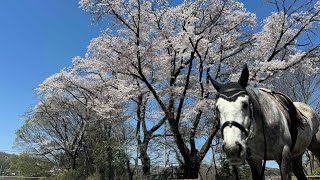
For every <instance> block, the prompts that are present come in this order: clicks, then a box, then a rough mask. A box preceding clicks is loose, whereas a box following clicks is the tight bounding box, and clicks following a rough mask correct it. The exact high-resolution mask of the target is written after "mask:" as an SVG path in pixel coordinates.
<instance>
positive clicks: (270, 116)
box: [253, 89, 282, 127]
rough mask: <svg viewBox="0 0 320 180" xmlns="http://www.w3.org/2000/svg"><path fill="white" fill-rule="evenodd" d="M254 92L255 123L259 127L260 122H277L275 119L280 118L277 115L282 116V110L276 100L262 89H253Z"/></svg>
mask: <svg viewBox="0 0 320 180" xmlns="http://www.w3.org/2000/svg"><path fill="white" fill-rule="evenodd" d="M254 92H255V94H256V101H257V103H255V104H254V106H255V107H253V110H254V112H255V113H254V114H255V121H256V124H257V125H258V126H260V127H261V126H262V123H264V124H265V125H267V124H269V125H270V124H272V123H278V122H276V121H279V119H280V118H279V117H278V116H282V112H281V110H280V109H279V108H278V106H277V104H276V102H275V101H274V100H273V99H272V98H271V97H270V95H268V93H266V92H264V91H263V90H260V89H254ZM259 114H260V115H259Z"/></svg>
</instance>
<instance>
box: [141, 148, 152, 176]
mask: <svg viewBox="0 0 320 180" xmlns="http://www.w3.org/2000/svg"><path fill="white" fill-rule="evenodd" d="M140 160H141V163H142V171H143V179H148V178H149V176H150V158H149V156H148V154H147V152H146V151H145V150H141V152H140Z"/></svg>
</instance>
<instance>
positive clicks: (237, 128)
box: [209, 65, 251, 165]
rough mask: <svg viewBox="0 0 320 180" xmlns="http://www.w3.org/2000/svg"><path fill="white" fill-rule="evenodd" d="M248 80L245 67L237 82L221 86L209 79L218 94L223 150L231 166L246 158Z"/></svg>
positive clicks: (248, 108)
mask: <svg viewBox="0 0 320 180" xmlns="http://www.w3.org/2000/svg"><path fill="white" fill-rule="evenodd" d="M209 78H210V76H209ZM248 79H249V71H248V67H247V66H246V65H245V66H244V67H243V70H242V73H241V76H240V78H239V80H238V82H229V83H226V84H221V83H219V82H217V81H215V80H213V79H212V78H210V81H211V83H212V85H213V86H214V87H215V89H216V90H217V91H218V93H219V94H218V96H217V97H218V98H217V101H216V109H217V115H218V119H219V121H220V130H221V133H222V136H223V150H224V152H225V153H226V155H227V159H228V161H229V162H230V163H231V164H232V165H239V164H242V163H243V162H244V161H245V158H246V156H247V147H246V140H247V138H248V136H249V133H248V132H249V130H250V126H251V120H250V104H249V95H248V93H247V92H246V87H247V85H248Z"/></svg>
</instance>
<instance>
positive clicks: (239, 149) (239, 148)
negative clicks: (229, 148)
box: [236, 141, 243, 154]
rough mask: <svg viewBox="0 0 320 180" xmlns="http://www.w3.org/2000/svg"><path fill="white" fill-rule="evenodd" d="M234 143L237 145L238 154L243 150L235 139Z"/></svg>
mask: <svg viewBox="0 0 320 180" xmlns="http://www.w3.org/2000/svg"><path fill="white" fill-rule="evenodd" d="M236 144H237V146H238V152H239V154H240V153H241V152H242V150H243V147H242V145H241V144H240V143H239V142H238V141H237V142H236Z"/></svg>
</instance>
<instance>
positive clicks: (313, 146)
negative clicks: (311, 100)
mask: <svg viewBox="0 0 320 180" xmlns="http://www.w3.org/2000/svg"><path fill="white" fill-rule="evenodd" d="M294 105H295V106H296V107H297V109H298V110H299V111H300V112H301V113H302V114H303V116H304V117H305V120H306V121H307V122H306V124H305V127H304V129H299V134H298V139H299V140H298V141H299V142H300V143H306V142H307V141H309V138H310V136H311V142H310V143H309V149H310V150H311V151H312V150H316V151H320V126H319V125H320V122H319V121H320V119H319V116H318V114H317V113H316V112H315V111H314V110H313V109H312V108H311V107H310V106H309V105H307V104H305V103H301V102H294ZM300 143H299V144H300ZM295 147H299V146H295ZM295 149H296V148H295Z"/></svg>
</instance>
